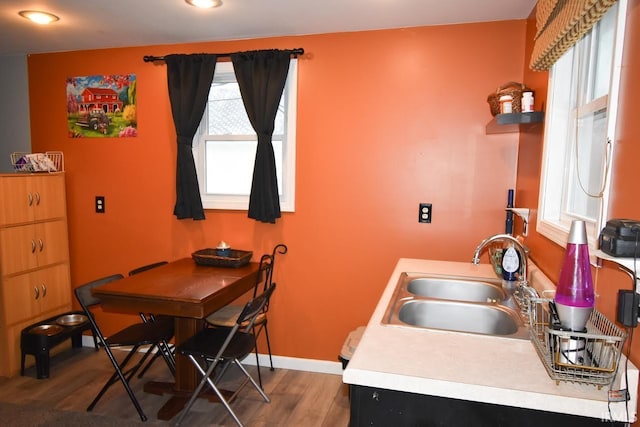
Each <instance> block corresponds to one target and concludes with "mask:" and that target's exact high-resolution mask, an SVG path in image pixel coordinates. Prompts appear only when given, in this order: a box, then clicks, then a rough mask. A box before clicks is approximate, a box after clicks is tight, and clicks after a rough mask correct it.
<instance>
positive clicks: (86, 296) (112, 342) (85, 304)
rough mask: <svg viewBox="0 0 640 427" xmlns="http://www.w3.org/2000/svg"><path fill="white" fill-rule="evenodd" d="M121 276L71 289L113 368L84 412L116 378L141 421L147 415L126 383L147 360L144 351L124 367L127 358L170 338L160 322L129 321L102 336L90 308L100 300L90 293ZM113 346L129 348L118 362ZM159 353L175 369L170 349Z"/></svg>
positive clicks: (129, 359)
mask: <svg viewBox="0 0 640 427" xmlns="http://www.w3.org/2000/svg"><path fill="white" fill-rule="evenodd" d="M122 278H124V276H122V275H121V274H115V275H112V276H108V277H103V278H101V279H98V280H94V281H92V282H89V283H87V284H84V285H81V286H79V287H77V288H76V289H75V290H74V293H75V296H76V299H77V300H78V302H79V303H80V306H81V307H82V310H83V311H84V313H85V314H86V315H87V317H88V318H89V322H91V327H92V329H93V331H94V333H95V335H96V337H97V339H98V344H99V345H100V346H101V347H103V348H104V350H105V353H106V354H107V356H108V357H109V360H110V361H111V364H112V365H113V368H114V373H113V375H111V377H110V378H109V379H108V380H107V382H106V383H105V385H104V386H103V387H102V389H101V390H100V392H98V395H97V396H96V397H95V399H93V401H92V402H91V403H90V404H89V406H88V407H87V411H92V410H93V408H94V407H95V405H96V404H97V403H98V401H99V400H100V398H102V396H103V395H104V394H105V392H106V391H107V390H108V389H109V387H111V386H112V385H113V384H115V383H116V382H118V381H120V382H121V383H122V385H123V386H124V388H125V390H126V392H127V394H128V395H129V398H130V399H131V402H132V403H133V406H135V408H136V410H137V411H138V414H139V415H140V419H141V420H142V421H146V420H147V416H146V415H145V413H144V411H143V410H142V407H141V406H140V403H139V402H138V399H137V398H136V396H135V394H134V393H133V390H132V389H131V386H130V385H129V381H130V380H131V378H132V377H133V376H134V375H135V374H136V372H137V371H138V370H139V369H140V367H141V366H142V365H143V364H144V362H145V360H146V359H147V356H148V353H145V355H144V356H143V357H141V358H140V360H139V361H138V363H136V364H135V365H133V366H132V367H130V368H128V369H126V368H127V366H128V363H129V362H130V361H131V358H132V357H133V356H134V355H135V354H136V352H137V351H138V349H139V348H140V347H141V346H145V345H156V346H159V348H161V349H166V348H167V347H166V343H167V340H168V339H169V338H171V335H169V333H168V332H167V331H166V330H164V329H163V328H162V327H161V326H160V325H158V324H155V323H152V322H149V323H136V324H133V325H131V326H128V327H126V328H124V329H122V330H120V331H118V332H116V333H114V334H111V335H109V337H108V338H107V337H105V336H104V334H103V333H102V330H101V329H100V327H99V325H98V323H97V322H96V319H95V317H94V316H93V313H92V311H91V309H92V308H94V307H95V306H97V305H99V304H100V299H99V298H97V297H95V296H93V294H92V290H93V289H94V288H96V287H98V286H102V285H105V284H107V283H109V282H112V281H114V280H119V279H122ZM114 347H130V350H129V352H128V353H127V355H126V356H125V357H124V359H123V360H122V361H121V362H119V361H118V359H117V358H116V357H115V355H114V354H113V351H112V350H111V349H112V348H114ZM162 353H163V357H164V359H165V361H166V363H167V365H168V366H169V368H170V369H175V368H174V367H175V360H174V358H173V355H172V354H171V353H170V352H169V353H167V352H165V351H162Z"/></svg>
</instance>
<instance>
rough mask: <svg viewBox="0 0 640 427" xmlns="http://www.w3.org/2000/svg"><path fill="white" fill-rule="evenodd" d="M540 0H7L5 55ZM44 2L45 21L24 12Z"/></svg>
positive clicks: (431, 15) (452, 15) (338, 24)
mask: <svg viewBox="0 0 640 427" xmlns="http://www.w3.org/2000/svg"><path fill="white" fill-rule="evenodd" d="M535 2H536V0H324V1H318V0H223V5H222V6H221V7H219V8H215V9H208V10H202V9H197V8H194V7H191V6H189V5H187V4H186V3H185V1H184V0H2V1H1V2H0V56H3V55H22V54H29V53H43V52H60V51H70V50H85V49H100V48H108V47H123V46H147V45H158V44H174V43H187V42H198V41H215V40H233V39H247V38H260V37H270V36H284V35H303V34H318V33H333V32H343V31H362V30H373V29H385V28H402V27H415V26H426V25H441V24H457V23H468V22H484V21H502V20H508V19H526V18H527V17H528V16H529V14H530V12H531V10H532V9H533V6H534V4H535ZM25 9H37V10H45V11H48V12H51V13H54V14H56V15H58V16H59V17H60V21H58V22H56V23H54V24H51V25H48V26H40V25H35V24H32V23H30V22H29V21H27V20H26V19H24V18H21V17H20V16H19V15H18V11H20V10H25Z"/></svg>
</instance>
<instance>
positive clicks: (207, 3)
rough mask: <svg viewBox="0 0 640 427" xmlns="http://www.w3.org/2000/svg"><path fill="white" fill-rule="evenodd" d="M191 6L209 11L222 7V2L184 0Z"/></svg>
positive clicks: (220, 0)
mask: <svg viewBox="0 0 640 427" xmlns="http://www.w3.org/2000/svg"><path fill="white" fill-rule="evenodd" d="M184 1H186V2H187V3H189V4H190V5H191V6H195V7H199V8H202V9H209V8H211V7H218V6H221V5H222V0H184Z"/></svg>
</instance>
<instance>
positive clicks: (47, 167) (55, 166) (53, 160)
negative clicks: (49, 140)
mask: <svg viewBox="0 0 640 427" xmlns="http://www.w3.org/2000/svg"><path fill="white" fill-rule="evenodd" d="M11 165H12V166H13V169H14V170H15V171H16V172H27V173H34V172H49V173H51V172H63V171H64V154H63V153H62V151H47V152H44V153H25V152H14V153H11Z"/></svg>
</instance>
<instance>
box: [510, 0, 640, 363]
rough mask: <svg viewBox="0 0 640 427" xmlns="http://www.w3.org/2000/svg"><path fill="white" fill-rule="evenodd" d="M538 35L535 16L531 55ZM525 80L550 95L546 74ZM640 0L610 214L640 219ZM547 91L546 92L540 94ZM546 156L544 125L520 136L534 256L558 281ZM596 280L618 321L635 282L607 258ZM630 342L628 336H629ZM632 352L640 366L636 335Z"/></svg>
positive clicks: (633, 0)
mask: <svg viewBox="0 0 640 427" xmlns="http://www.w3.org/2000/svg"><path fill="white" fill-rule="evenodd" d="M533 34H535V19H534V18H530V19H529V20H528V26H527V49H526V50H527V55H526V57H527V58H528V57H529V55H530V51H531V49H532V40H533ZM525 68H526V70H525V74H524V78H525V82H527V83H528V84H529V85H530V86H531V87H532V88H535V89H536V98H537V99H538V100H540V99H545V98H546V91H547V77H548V75H547V73H536V72H532V71H529V70H528V59H527V61H526V64H525ZM639 73H640V0H630V1H629V9H628V14H627V23H626V34H625V50H624V53H623V65H622V81H621V89H620V93H621V97H620V103H619V122H618V129H617V136H616V141H615V148H614V155H613V165H614V166H613V171H614V173H613V179H612V184H611V194H612V200H611V206H610V212H609V217H611V218H636V219H638V218H640V203H638V191H637V185H638V159H640V144H638V135H640V122H639V121H638V117H637V115H638V114H637V102H636V100H637V99H638V97H639V96H640V82H638V79H637V76H638V74H639ZM541 94H544V95H543V96H540V95H541ZM541 158H542V130H539V131H538V132H534V133H531V134H522V135H521V136H520V152H519V157H518V184H517V191H516V199H517V200H518V202H519V203H518V205H521V206H523V207H529V208H532V213H533V218H532V219H531V221H532V227H531V228H530V230H532V231H533V232H532V233H531V235H530V236H529V237H528V238H527V240H526V244H527V245H528V246H529V248H530V249H531V254H532V258H533V259H534V260H535V262H536V263H537V264H538V266H539V267H540V268H541V269H542V270H543V271H544V272H545V273H546V274H547V275H548V276H549V277H550V278H551V279H552V280H553V281H554V282H556V281H557V280H558V277H559V276H560V267H561V262H562V257H563V255H564V248H561V247H560V246H558V245H556V244H555V243H553V242H551V241H550V240H548V239H546V238H545V237H543V236H542V235H540V234H538V233H536V232H535V222H536V218H537V212H536V209H537V206H538V187H539V184H540V167H541ZM593 277H594V285H595V287H596V294H597V300H596V304H597V308H598V309H599V310H600V311H601V312H602V313H603V314H605V315H606V316H607V317H608V318H609V319H611V320H615V318H616V315H615V309H616V296H617V292H618V290H619V289H632V286H633V282H632V281H631V279H630V278H629V276H627V275H626V274H624V273H622V272H620V271H619V270H618V268H617V265H616V264H613V263H610V262H604V264H603V268H600V269H594V270H593ZM627 342H628V341H627ZM633 344H634V345H633V348H632V349H631V354H630V356H629V358H630V360H631V361H632V362H634V364H636V365H640V342H639V340H637V339H636V340H635V341H634V342H633Z"/></svg>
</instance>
